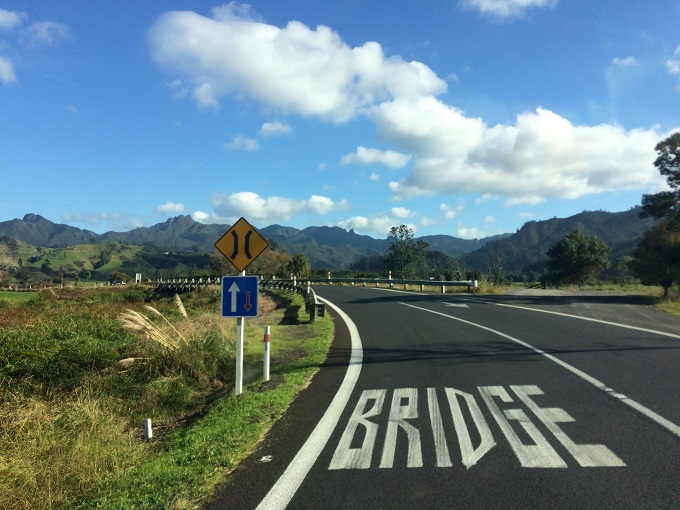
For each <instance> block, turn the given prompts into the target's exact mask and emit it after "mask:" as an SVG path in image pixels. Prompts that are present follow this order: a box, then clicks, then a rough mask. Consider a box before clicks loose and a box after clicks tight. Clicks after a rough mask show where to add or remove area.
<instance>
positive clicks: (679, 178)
mask: <svg viewBox="0 0 680 510" xmlns="http://www.w3.org/2000/svg"><path fill="white" fill-rule="evenodd" d="M654 150H656V153H657V158H656V160H655V161H654V166H655V167H656V168H657V169H658V170H659V172H660V173H661V175H665V176H666V182H667V183H668V186H670V188H671V191H662V192H660V193H656V194H654V195H643V196H642V213H641V214H640V215H641V216H642V217H647V216H652V217H653V218H663V219H666V220H668V221H669V222H670V226H671V228H673V229H675V230H680V131H679V132H677V133H674V134H672V135H671V136H669V137H668V138H666V139H665V140H663V141H661V142H659V143H658V144H656V147H655V148H654Z"/></svg>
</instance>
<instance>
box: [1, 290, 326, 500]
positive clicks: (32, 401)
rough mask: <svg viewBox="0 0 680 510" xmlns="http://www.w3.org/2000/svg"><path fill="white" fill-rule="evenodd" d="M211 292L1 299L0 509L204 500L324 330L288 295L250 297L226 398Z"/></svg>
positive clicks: (314, 358) (225, 363)
mask: <svg viewBox="0 0 680 510" xmlns="http://www.w3.org/2000/svg"><path fill="white" fill-rule="evenodd" d="M219 298H220V295H219V290H217V291H215V290H204V291H201V292H194V293H189V294H184V295H183V296H182V299H183V301H181V300H180V301H179V302H178V301H175V300H174V299H171V298H169V299H159V300H155V299H151V296H150V295H149V293H148V292H147V291H145V290H144V289H142V288H137V287H128V288H117V289H112V288H109V289H99V290H87V291H84V290H82V289H63V290H59V291H42V292H41V293H39V294H34V295H33V296H31V297H30V298H29V299H28V300H27V301H24V302H16V301H9V300H4V301H3V303H6V304H5V305H3V306H2V307H0V459H1V460H0V508H3V509H8V510H14V509H19V508H21V509H23V508H32V509H48V508H49V509H61V508H121V509H123V508H125V509H128V508H176V509H179V508H193V507H195V505H196V504H197V502H199V501H200V500H201V499H202V498H204V497H206V496H207V495H209V494H211V493H212V491H213V490H214V487H215V486H216V484H218V483H219V482H220V480H222V479H223V478H224V476H225V475H226V474H227V473H228V472H229V471H230V470H232V469H233V468H234V467H235V466H236V464H237V463H238V462H239V460H240V459H242V458H244V457H245V456H246V455H247V454H248V453H249V452H251V451H252V449H253V448H254V446H255V444H256V443H257V442H258V441H259V439H260V438H261V437H262V436H263V434H265V433H266V431H267V430H268V429H269V428H270V427H271V425H272V423H273V422H274V421H275V420H276V419H277V418H278V417H280V416H281V415H282V414H283V412H284V411H285V409H286V408H287V407H288V405H289V403H290V402H291V401H292V399H293V398H294V396H295V395H296V394H297V393H298V392H299V391H300V389H301V388H303V387H304V386H306V385H307V384H308V381H309V379H310V377H311V376H312V375H313V373H314V372H315V371H316V370H317V367H318V366H319V365H320V364H321V363H322V362H323V360H324V358H325V355H326V352H327V349H328V346H329V344H330V340H331V337H332V331H333V328H332V321H331V319H330V318H329V317H325V318H319V319H317V320H316V321H315V322H314V323H309V322H308V316H307V315H306V314H305V313H304V303H303V301H302V299H301V298H300V297H299V296H297V295H293V294H266V295H265V294H263V295H261V296H260V316H259V317H257V318H255V319H249V320H247V321H246V349H245V353H246V362H245V367H246V369H245V371H244V372H245V377H246V387H245V390H244V393H243V394H242V395H240V396H239V397H236V396H234V395H233V384H234V375H233V373H234V339H235V336H236V335H235V333H236V331H235V329H236V328H235V321H234V320H233V319H225V318H222V317H221V316H220V313H219ZM149 307H152V308H153V310H152V309H150V308H149ZM129 309H131V310H133V311H135V312H137V313H138V314H140V316H143V317H145V318H146V322H144V319H139V320H140V329H138V330H137V331H136V332H135V331H131V330H130V329H129V328H128V329H126V328H125V327H123V324H122V323H121V321H120V316H121V314H122V313H129V312H126V310H129ZM142 323H143V324H142ZM265 325H270V326H271V327H272V333H271V338H272V342H271V355H272V369H271V380H270V381H269V382H267V383H265V382H264V381H263V380H262V376H261V370H262V368H261V367H262V351H263V342H262V340H263V331H264V326H265ZM142 326H143V327H142ZM144 328H146V329H144ZM162 339H165V340H163V341H161V340H162ZM166 340H167V342H168V343H164V342H165V341H166ZM168 345H175V347H168ZM146 418H149V419H151V420H152V423H153V426H154V438H153V439H152V440H151V441H149V442H145V441H144V440H143V434H142V422H143V420H144V419H146Z"/></svg>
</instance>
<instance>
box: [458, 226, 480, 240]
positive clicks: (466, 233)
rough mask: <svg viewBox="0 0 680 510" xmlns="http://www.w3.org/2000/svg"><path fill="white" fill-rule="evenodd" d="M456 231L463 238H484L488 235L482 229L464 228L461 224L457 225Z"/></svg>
mask: <svg viewBox="0 0 680 510" xmlns="http://www.w3.org/2000/svg"><path fill="white" fill-rule="evenodd" d="M456 233H457V235H458V237H461V238H463V239H484V238H485V237H488V234H487V233H486V232H485V231H484V230H481V229H478V228H466V227H464V226H463V225H459V226H458V230H457V231H456Z"/></svg>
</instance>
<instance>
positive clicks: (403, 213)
mask: <svg viewBox="0 0 680 510" xmlns="http://www.w3.org/2000/svg"><path fill="white" fill-rule="evenodd" d="M415 214H416V213H415V212H413V211H411V210H409V209H406V207H393V208H392V216H394V217H395V218H399V219H402V220H403V219H406V218H411V217H413V216H415Z"/></svg>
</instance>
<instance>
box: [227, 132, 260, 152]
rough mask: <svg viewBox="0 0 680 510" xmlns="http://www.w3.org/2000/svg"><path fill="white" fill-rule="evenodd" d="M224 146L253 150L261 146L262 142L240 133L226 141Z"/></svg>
mask: <svg viewBox="0 0 680 510" xmlns="http://www.w3.org/2000/svg"><path fill="white" fill-rule="evenodd" d="M224 147H225V148H227V149H229V150H232V151H248V152H252V151H256V150H257V149H259V148H260V143H259V142H258V141H257V139H255V138H249V137H247V136H246V135H243V134H240V135H236V136H235V137H234V138H232V139H231V140H230V141H228V142H227V143H225V144H224Z"/></svg>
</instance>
